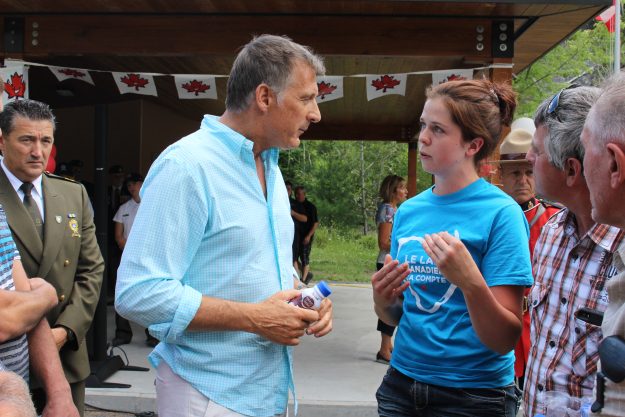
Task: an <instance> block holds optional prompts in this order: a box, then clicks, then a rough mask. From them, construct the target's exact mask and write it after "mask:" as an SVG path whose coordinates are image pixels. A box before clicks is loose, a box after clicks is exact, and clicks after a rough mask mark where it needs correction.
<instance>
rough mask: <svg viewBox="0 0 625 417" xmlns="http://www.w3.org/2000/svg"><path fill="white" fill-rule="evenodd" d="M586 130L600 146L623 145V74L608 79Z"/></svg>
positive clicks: (624, 115)
mask: <svg viewBox="0 0 625 417" xmlns="http://www.w3.org/2000/svg"><path fill="white" fill-rule="evenodd" d="M586 128H587V129H588V130H589V131H590V132H591V134H592V137H593V138H594V140H596V141H597V142H599V143H601V144H606V143H608V142H610V141H616V142H619V143H621V144H623V145H625V72H622V71H621V72H620V73H618V74H615V75H613V76H612V77H610V78H609V79H608V80H607V81H606V83H605V84H604V86H603V92H602V93H601V95H600V96H599V98H598V99H597V102H596V103H595V105H594V106H592V109H590V112H589V113H588V118H587V120H586Z"/></svg>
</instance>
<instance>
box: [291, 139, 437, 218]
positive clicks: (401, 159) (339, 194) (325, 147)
mask: <svg viewBox="0 0 625 417" xmlns="http://www.w3.org/2000/svg"><path fill="white" fill-rule="evenodd" d="M361 151H362V161H361ZM361 162H362V163H361ZM361 167H362V169H361ZM280 169H281V170H282V174H283V176H284V178H285V179H288V180H290V181H291V182H292V183H293V184H294V185H300V184H301V185H304V186H305V187H306V190H307V193H308V197H309V199H310V200H311V201H312V202H313V203H314V204H315V205H316V206H317V210H318V212H319V217H320V222H321V223H322V224H324V225H326V226H328V225H331V226H337V227H339V228H353V227H361V228H363V230H364V227H365V220H366V221H367V222H368V223H367V225H368V226H369V227H371V226H372V225H373V224H374V219H373V217H374V215H375V210H376V207H377V203H378V201H379V199H378V189H379V186H380V183H381V182H382V179H383V178H384V177H385V176H387V175H389V174H397V175H400V176H402V177H404V178H406V179H407V178H408V145H407V144H405V143H396V142H372V141H365V142H359V141H303V142H302V144H301V145H300V147H299V148H297V149H293V150H290V151H286V152H283V153H282V154H281V155H280ZM363 180H364V181H363ZM363 182H364V192H363V187H362V186H361V184H362V183H363ZM430 185H431V179H430V176H429V174H426V173H423V172H421V171H420V170H419V179H418V189H419V190H422V189H425V188H427V187H429V186H430ZM363 196H364V200H363ZM363 208H364V215H363Z"/></svg>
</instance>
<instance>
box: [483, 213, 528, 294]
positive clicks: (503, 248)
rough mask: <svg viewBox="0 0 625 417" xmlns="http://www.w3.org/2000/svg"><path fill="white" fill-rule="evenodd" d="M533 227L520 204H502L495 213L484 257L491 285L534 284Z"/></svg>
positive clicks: (484, 264)
mask: <svg viewBox="0 0 625 417" xmlns="http://www.w3.org/2000/svg"><path fill="white" fill-rule="evenodd" d="M528 241H529V226H528V224H527V220H526V219H525V215H524V214H523V212H522V211H521V208H520V207H519V206H518V205H517V204H508V205H506V206H504V207H501V209H500V210H499V212H498V213H497V214H496V215H495V217H494V220H493V224H492V228H491V233H490V236H489V239H488V248H487V252H486V254H485V255H484V258H483V260H482V267H481V270H482V275H483V276H484V279H485V280H486V283H487V284H488V286H490V287H492V286H497V285H519V286H531V285H532V284H533V282H534V279H533V278H532V267H531V259H530V253H529V245H528Z"/></svg>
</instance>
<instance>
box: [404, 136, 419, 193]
mask: <svg viewBox="0 0 625 417" xmlns="http://www.w3.org/2000/svg"><path fill="white" fill-rule="evenodd" d="M418 153H419V146H418V143H417V142H408V184H407V186H408V198H410V197H414V196H415V195H417V178H419V176H418V175H417V154H418Z"/></svg>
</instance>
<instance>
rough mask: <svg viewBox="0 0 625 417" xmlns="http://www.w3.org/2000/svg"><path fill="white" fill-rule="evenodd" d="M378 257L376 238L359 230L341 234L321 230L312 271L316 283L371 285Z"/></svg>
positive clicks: (312, 255)
mask: <svg viewBox="0 0 625 417" xmlns="http://www.w3.org/2000/svg"><path fill="white" fill-rule="evenodd" d="M377 256H378V244H377V236H376V234H375V233H369V234H368V235H367V236H364V235H363V234H362V232H360V231H357V230H348V231H340V230H337V229H330V228H325V227H320V228H319V229H317V232H316V233H315V240H314V242H313V247H312V253H311V255H310V270H311V271H312V272H313V273H314V274H315V276H314V280H315V281H319V280H321V279H325V280H328V281H332V282H365V283H369V282H371V274H373V273H374V272H375V262H376V258H377Z"/></svg>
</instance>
